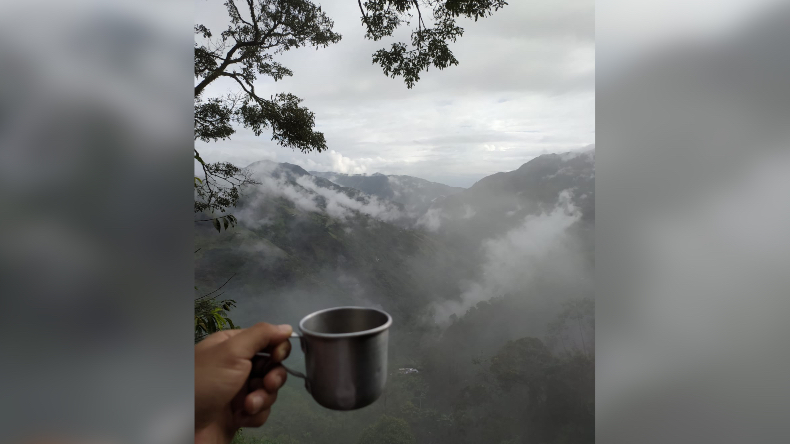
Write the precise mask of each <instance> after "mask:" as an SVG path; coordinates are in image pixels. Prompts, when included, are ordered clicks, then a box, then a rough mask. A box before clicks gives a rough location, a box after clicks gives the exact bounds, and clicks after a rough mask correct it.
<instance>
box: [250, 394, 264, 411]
mask: <svg viewBox="0 0 790 444" xmlns="http://www.w3.org/2000/svg"><path fill="white" fill-rule="evenodd" d="M261 407H263V396H260V395H253V396H252V411H253V412H256V413H257V412H258V410H260V409H261Z"/></svg>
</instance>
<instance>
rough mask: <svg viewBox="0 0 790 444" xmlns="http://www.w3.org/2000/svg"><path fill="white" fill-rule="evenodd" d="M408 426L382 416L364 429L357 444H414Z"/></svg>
mask: <svg viewBox="0 0 790 444" xmlns="http://www.w3.org/2000/svg"><path fill="white" fill-rule="evenodd" d="M414 442H415V441H414V436H413V435H412V433H411V428H410V427H409V424H408V423H407V422H406V421H404V420H402V419H399V418H394V417H392V416H386V415H385V416H382V417H381V418H379V420H378V421H376V423H375V424H373V425H371V426H370V427H368V428H366V429H365V430H364V431H363V432H362V436H361V437H360V438H359V441H357V444H414Z"/></svg>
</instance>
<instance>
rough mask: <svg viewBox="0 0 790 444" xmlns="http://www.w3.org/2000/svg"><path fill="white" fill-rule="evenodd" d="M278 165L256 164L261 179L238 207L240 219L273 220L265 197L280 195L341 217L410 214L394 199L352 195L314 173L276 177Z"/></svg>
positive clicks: (254, 224) (255, 224) (250, 222)
mask: <svg viewBox="0 0 790 444" xmlns="http://www.w3.org/2000/svg"><path fill="white" fill-rule="evenodd" d="M277 168H278V165H277V164H275V163H262V164H256V165H254V167H253V168H251V172H252V174H253V178H254V180H255V181H257V182H258V183H257V184H256V185H252V186H251V189H248V190H247V191H246V192H245V199H246V200H247V204H246V205H245V206H244V208H242V209H240V210H239V211H237V217H238V218H239V220H241V221H242V222H244V223H245V224H246V225H247V226H248V227H250V228H253V229H254V228H259V227H261V226H263V225H266V224H268V223H269V222H270V221H269V219H268V216H267V215H264V214H262V213H261V209H262V208H266V203H265V201H267V200H269V199H272V198H278V197H282V198H285V199H287V200H289V201H290V202H292V203H293V204H294V206H295V207H296V208H297V209H299V210H301V211H304V212H316V213H325V214H327V215H329V216H330V217H333V218H336V219H341V220H347V219H349V218H351V217H354V216H355V215H356V214H358V213H361V214H364V215H367V216H370V217H373V218H376V219H379V220H382V221H386V222H396V221H399V220H403V219H404V218H405V217H406V214H405V213H404V212H403V211H402V210H401V209H400V208H399V207H397V206H396V205H394V204H392V203H391V202H388V201H385V200H382V199H379V198H377V197H375V196H369V195H366V194H361V193H360V194H358V195H356V196H353V197H352V196H349V195H347V194H345V193H344V192H342V191H339V190H336V189H332V188H327V187H325V186H322V185H320V184H318V183H317V182H316V179H315V177H313V176H309V175H305V176H300V177H297V178H296V179H295V181H289V180H287V179H286V178H284V177H276V175H274V174H273V173H274V171H275V170H276V169H277ZM294 182H295V183H294Z"/></svg>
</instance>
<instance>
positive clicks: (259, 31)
mask: <svg viewBox="0 0 790 444" xmlns="http://www.w3.org/2000/svg"><path fill="white" fill-rule="evenodd" d="M357 3H358V5H359V11H360V15H361V23H362V25H363V26H364V28H365V38H367V39H370V40H374V41H378V40H382V39H384V38H386V37H391V36H392V35H393V33H394V32H395V30H397V29H398V28H400V27H401V26H407V27H410V29H411V39H410V41H408V42H394V43H392V44H391V45H390V47H389V48H382V49H380V50H378V51H376V52H375V53H374V54H373V55H372V61H373V63H374V64H377V65H379V66H380V67H381V69H382V71H383V73H384V74H385V75H387V76H389V77H392V78H396V77H402V78H403V80H404V82H405V84H406V87H407V88H412V87H413V86H414V84H415V83H416V82H417V81H419V80H420V74H421V73H422V72H424V71H427V70H428V69H429V68H431V67H435V68H438V69H444V68H447V67H449V66H452V65H458V60H457V59H456V58H455V56H454V55H453V52H452V51H451V50H450V47H449V43H451V42H455V41H456V40H457V39H458V38H459V37H461V36H462V35H463V32H464V30H463V28H462V27H460V26H458V24H457V20H458V19H459V18H470V19H474V20H475V21H477V20H478V19H479V18H483V17H487V16H489V15H491V14H493V13H494V12H495V11H497V10H499V9H500V8H502V7H504V6H505V5H507V2H506V1H505V0H366V1H363V0H357ZM224 4H225V7H226V9H227V13H228V25H227V28H225V29H223V30H221V31H219V32H214V31H212V30H210V29H208V28H207V27H206V26H205V25H203V24H196V25H195V35H196V42H195V80H196V85H195V114H194V120H195V134H194V137H195V141H197V140H201V141H203V142H213V141H218V140H224V139H228V138H230V137H231V136H232V135H233V134H234V133H235V132H236V129H235V128H236V126H241V127H244V128H248V129H251V130H252V131H253V133H254V134H255V135H256V136H260V135H262V134H263V133H264V132H268V133H270V134H271V139H272V140H273V141H275V142H276V143H277V144H279V145H281V146H283V147H286V148H291V149H298V150H300V151H302V152H312V151H317V152H321V151H324V150H326V149H327V144H326V139H325V137H324V135H323V133H321V132H319V131H316V130H315V115H314V114H313V113H312V112H311V111H310V110H309V109H307V108H306V107H303V106H301V102H302V99H300V98H298V97H296V96H294V95H293V94H290V93H286V92H282V93H278V94H275V95H272V96H270V97H262V96H261V95H259V94H258V93H257V92H256V90H255V81H256V80H258V79H259V77H269V78H271V79H272V80H274V81H278V80H281V79H283V78H284V77H286V76H292V75H293V72H292V71H291V70H290V69H288V68H287V67H286V66H283V65H282V64H281V63H279V62H278V61H277V60H276V57H277V56H278V55H280V54H282V53H284V52H286V51H289V50H291V49H294V48H299V47H314V48H316V49H319V48H323V47H326V46H328V45H330V44H333V43H337V42H339V41H340V39H341V35H340V34H338V33H336V32H334V31H333V29H332V28H333V25H334V23H333V21H332V20H331V19H330V18H329V17H328V16H327V15H326V13H324V12H323V10H322V9H321V6H320V5H319V4H316V3H314V2H313V1H310V0H244V1H243V2H242V1H241V0H225V3H224ZM221 78H227V79H230V80H232V81H233V82H234V84H235V85H236V86H237V87H238V89H237V90H236V91H235V92H228V93H227V94H225V95H221V96H215V97H208V96H207V95H206V94H205V91H206V87H207V86H208V85H210V84H211V83H213V82H215V81H216V80H218V79H221ZM195 160H196V161H197V162H198V163H199V164H200V165H201V166H202V168H203V173H204V174H203V178H202V179H199V178H197V177H196V178H195V189H196V204H195V212H203V211H208V212H210V213H214V212H215V211H220V212H224V211H225V210H226V209H227V208H229V207H232V206H234V205H235V203H236V202H237V201H238V199H239V195H238V189H239V188H240V187H241V186H243V185H245V184H248V183H251V181H250V180H249V177H246V176H244V174H243V172H242V171H241V170H240V169H239V168H236V167H234V166H233V165H230V164H226V163H225V164H207V163H206V162H204V161H203V159H202V158H201V157H200V154H199V152H198V151H197V149H195Z"/></svg>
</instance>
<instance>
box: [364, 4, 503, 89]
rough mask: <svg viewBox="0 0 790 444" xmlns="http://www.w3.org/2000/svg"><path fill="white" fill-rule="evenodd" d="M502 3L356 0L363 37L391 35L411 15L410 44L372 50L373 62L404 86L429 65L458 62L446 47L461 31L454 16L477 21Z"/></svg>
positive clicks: (440, 67)
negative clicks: (364, 30) (357, 1)
mask: <svg viewBox="0 0 790 444" xmlns="http://www.w3.org/2000/svg"><path fill="white" fill-rule="evenodd" d="M505 5H507V2H506V1H504V0H448V1H440V0H419V1H417V0H367V1H365V2H364V3H362V1H361V0H360V1H359V7H360V11H361V13H362V23H363V24H365V26H366V29H367V32H366V34H365V37H366V38H368V39H371V40H380V39H382V38H383V37H385V36H391V35H392V34H393V33H394V32H395V30H396V29H398V27H400V26H401V25H403V24H405V25H411V21H412V20H413V19H414V22H415V24H416V27H412V33H411V42H410V44H407V43H405V42H396V43H393V44H392V45H391V47H390V49H389V50H387V49H380V50H378V51H376V52H375V53H374V54H373V63H374V64H378V65H379V66H381V68H382V70H383V71H384V74H385V75H387V76H390V77H392V78H395V77H402V78H403V80H404V82H405V83H406V87H407V88H412V87H413V86H414V84H415V83H416V82H418V81H419V80H420V73H421V72H423V71H427V70H428V69H430V68H431V67H435V68H438V69H444V68H447V67H449V66H452V65H457V64H458V60H457V59H456V58H455V56H454V55H453V52H452V51H451V50H450V47H449V43H450V42H455V41H456V40H457V39H458V37H461V36H462V35H463V32H464V30H463V28H461V27H460V26H458V25H457V23H456V19H457V18H459V17H467V18H474V20H475V21H477V19H479V18H483V17H486V16H489V15H491V14H493V13H494V12H495V11H497V10H499V9H500V8H502V7H504V6H505ZM426 8H428V9H430V12H431V14H430V15H428V14H426V17H427V18H428V23H426V19H425V18H424V17H423V9H426ZM415 15H416V19H415V17H414V16H415Z"/></svg>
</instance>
